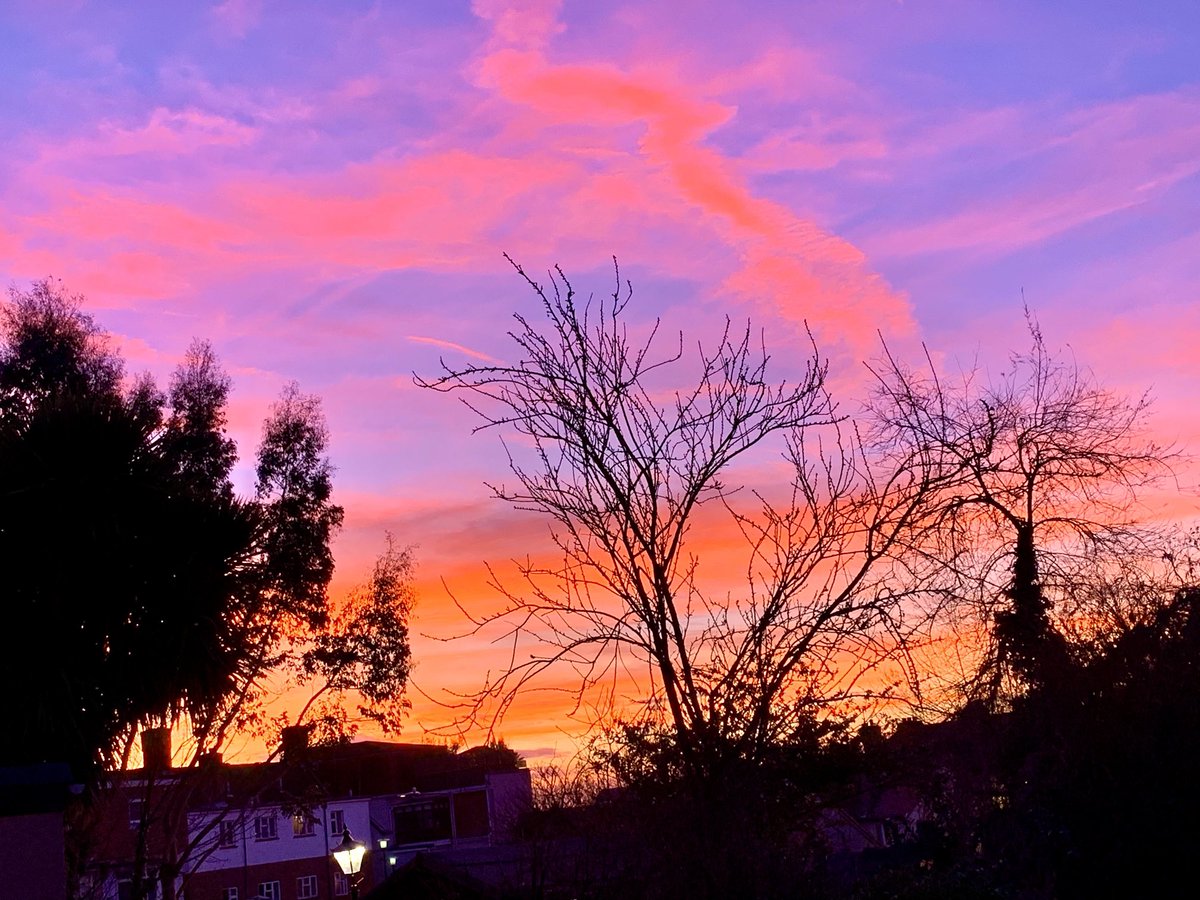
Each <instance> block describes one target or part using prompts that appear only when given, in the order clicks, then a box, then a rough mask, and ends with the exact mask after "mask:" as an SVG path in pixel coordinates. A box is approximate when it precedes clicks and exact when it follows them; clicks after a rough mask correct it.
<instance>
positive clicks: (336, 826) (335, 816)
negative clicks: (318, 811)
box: [329, 809, 346, 837]
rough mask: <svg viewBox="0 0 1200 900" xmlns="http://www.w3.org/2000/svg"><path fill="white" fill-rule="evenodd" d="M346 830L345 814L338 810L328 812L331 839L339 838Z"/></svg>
mask: <svg viewBox="0 0 1200 900" xmlns="http://www.w3.org/2000/svg"><path fill="white" fill-rule="evenodd" d="M345 830H346V814H345V813H344V812H342V810H340V809H334V810H330V812H329V834H330V836H331V837H341V836H342V832H343V831H345Z"/></svg>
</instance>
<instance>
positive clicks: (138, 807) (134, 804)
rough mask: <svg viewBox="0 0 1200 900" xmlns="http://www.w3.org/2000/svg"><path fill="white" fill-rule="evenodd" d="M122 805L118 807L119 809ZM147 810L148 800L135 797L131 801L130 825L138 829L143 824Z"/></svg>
mask: <svg viewBox="0 0 1200 900" xmlns="http://www.w3.org/2000/svg"><path fill="white" fill-rule="evenodd" d="M119 808H120V807H118V809H119ZM145 811H146V801H145V800H143V799H142V798H141V797H134V798H133V799H132V800H130V801H129V827H130V829H131V830H134V831H136V830H137V829H138V828H140V827H141V825H142V814H143V813H144V812H145Z"/></svg>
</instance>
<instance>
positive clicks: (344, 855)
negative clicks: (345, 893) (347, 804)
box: [332, 828, 367, 900]
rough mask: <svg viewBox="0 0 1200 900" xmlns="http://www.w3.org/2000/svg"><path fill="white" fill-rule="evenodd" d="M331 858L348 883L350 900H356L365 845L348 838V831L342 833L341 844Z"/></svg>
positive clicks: (365, 849)
mask: <svg viewBox="0 0 1200 900" xmlns="http://www.w3.org/2000/svg"><path fill="white" fill-rule="evenodd" d="M332 853H333V858H334V860H335V861H336V862H337V864H338V868H339V869H341V870H342V874H343V875H345V876H346V878H347V880H349V882H350V898H351V900H358V883H359V881H361V880H362V875H361V874H360V873H361V872H362V861H363V857H364V856H365V855H366V853H367V845H366V844H364V843H363V842H362V841H356V840H355V839H354V838H352V837H351V836H350V829H349V828H347V829H345V830H344V831H343V832H342V842H341V843H340V844H338V845H337V846H336V847H334V848H333V850H332Z"/></svg>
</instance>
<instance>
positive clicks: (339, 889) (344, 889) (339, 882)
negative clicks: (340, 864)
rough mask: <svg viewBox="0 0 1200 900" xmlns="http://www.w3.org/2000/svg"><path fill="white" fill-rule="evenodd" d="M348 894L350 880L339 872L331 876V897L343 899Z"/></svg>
mask: <svg viewBox="0 0 1200 900" xmlns="http://www.w3.org/2000/svg"><path fill="white" fill-rule="evenodd" d="M349 893H350V879H349V878H347V877H346V876H345V875H343V874H342V873H341V872H335V873H334V874H333V895H334V896H335V897H345V896H346V895H347V894H349Z"/></svg>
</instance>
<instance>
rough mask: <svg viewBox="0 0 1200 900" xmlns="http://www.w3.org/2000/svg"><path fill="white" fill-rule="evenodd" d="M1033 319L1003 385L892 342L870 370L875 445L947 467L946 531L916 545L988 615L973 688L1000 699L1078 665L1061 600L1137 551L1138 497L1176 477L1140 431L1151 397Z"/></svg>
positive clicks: (942, 487) (1167, 453)
mask: <svg viewBox="0 0 1200 900" xmlns="http://www.w3.org/2000/svg"><path fill="white" fill-rule="evenodd" d="M1026 318H1027V321H1028V325H1029V332H1030V338H1031V347H1030V349H1029V350H1028V351H1027V352H1024V353H1016V354H1013V355H1012V357H1011V359H1010V364H1009V367H1008V369H1007V371H1005V372H1004V373H1002V374H1001V375H1000V376H999V377H998V378H995V379H991V380H989V379H987V378H986V376H985V374H984V373H983V372H981V371H980V369H979V367H978V366H976V367H975V368H972V369H969V370H967V371H966V372H965V373H963V374H962V375H961V376H960V377H959V379H958V380H957V381H953V382H951V381H948V380H945V379H943V378H942V377H940V376H939V375H938V373H937V371H936V368H935V366H934V365H933V363H932V361H930V360H928V358H927V363H928V366H927V369H926V370H925V371H923V372H922V371H914V370H910V369H908V368H906V367H904V366H903V365H902V364H901V363H900V362H899V361H898V360H897V359H896V358H895V357H894V356H892V355H891V354H890V353H889V352H887V350H886V348H885V353H884V356H883V359H882V360H881V361H880V363H878V364H877V365H875V366H873V367H872V371H873V373H874V374H875V376H876V388H875V392H874V397H873V399H872V401H871V404H870V405H871V412H872V416H873V420H874V433H875V435H876V439H877V440H879V441H880V442H881V443H882V444H883V445H885V446H888V447H890V448H891V449H892V452H901V453H905V454H921V455H923V456H925V457H927V458H929V459H930V460H931V461H932V463H933V464H934V465H935V466H937V468H938V469H939V471H941V472H942V473H943V478H942V480H941V482H940V484H939V492H938V500H937V527H936V528H930V529H925V530H923V531H921V532H920V534H919V536H918V538H919V539H918V540H916V541H914V542H913V543H912V545H911V546H910V550H911V551H912V552H913V553H915V554H917V555H921V556H924V557H926V558H927V559H932V560H934V561H936V563H937V565H938V568H939V569H940V570H941V572H942V574H943V576H947V577H948V578H949V581H948V582H947V590H948V591H951V592H954V593H956V594H958V595H959V596H960V597H961V598H966V599H970V600H972V601H973V604H972V606H973V608H974V609H976V610H982V611H983V615H982V619H983V622H984V623H985V624H986V626H987V629H988V632H989V635H990V638H991V646H990V648H989V649H988V650H986V652H985V654H984V657H983V659H982V662H981V663H980V665H979V668H978V670H977V672H976V674H975V677H974V681H973V684H971V685H970V689H971V691H972V692H973V693H975V694H977V695H981V696H984V697H986V698H989V699H992V700H995V699H996V698H997V697H998V696H999V695H1000V694H1001V693H1002V692H1003V690H1005V685H1006V684H1007V686H1008V687H1009V688H1015V689H1020V686H1021V685H1022V684H1029V683H1037V682H1041V681H1045V680H1046V679H1047V678H1051V677H1053V674H1054V672H1055V671H1056V670H1057V669H1058V668H1059V667H1061V666H1063V665H1065V664H1067V663H1068V662H1069V654H1070V650H1069V645H1068V642H1067V640H1066V638H1065V637H1064V633H1063V630H1062V629H1061V628H1059V627H1056V625H1055V622H1054V616H1053V606H1054V601H1055V598H1056V597H1060V598H1062V597H1066V596H1067V594H1068V593H1074V595H1075V596H1076V597H1079V596H1080V595H1079V591H1078V583H1079V580H1080V578H1081V577H1083V578H1084V579H1094V576H1095V574H1096V573H1097V569H1098V567H1099V568H1103V567H1104V565H1105V562H1104V561H1105V559H1106V558H1108V559H1116V558H1117V557H1119V556H1120V555H1126V556H1127V555H1128V554H1130V553H1132V552H1134V551H1135V550H1137V549H1139V547H1140V542H1141V541H1142V539H1143V538H1144V536H1145V535H1144V534H1143V533H1142V532H1139V530H1138V528H1137V527H1136V522H1135V519H1136V515H1135V508H1136V502H1137V497H1138V492H1139V490H1140V489H1142V488H1144V487H1146V486H1147V485H1149V484H1151V483H1153V482H1154V481H1156V480H1158V479H1159V478H1161V477H1163V476H1166V475H1168V474H1169V473H1170V463H1171V459H1172V457H1173V452H1172V451H1171V449H1170V448H1166V447H1162V446H1159V445H1157V444H1155V443H1154V442H1153V441H1151V440H1149V439H1148V437H1147V435H1146V433H1145V427H1144V426H1145V420H1146V416H1147V413H1148V410H1149V405H1150V400H1149V397H1148V396H1147V395H1142V396H1140V397H1135V398H1127V397H1123V396H1120V395H1118V394H1115V393H1113V392H1111V391H1109V390H1107V389H1106V388H1104V387H1103V386H1102V385H1101V384H1099V383H1098V382H1097V380H1096V379H1095V377H1094V376H1093V375H1092V373H1091V372H1090V371H1088V370H1087V369H1085V368H1082V367H1081V366H1080V365H1079V364H1078V363H1077V362H1076V361H1075V360H1074V359H1072V358H1063V357H1061V356H1056V355H1054V354H1052V353H1051V352H1049V351H1048V350H1047V349H1046V345H1045V341H1044V340H1043V338H1042V334H1041V331H1040V329H1039V328H1038V325H1037V322H1036V321H1035V320H1034V319H1033V317H1032V316H1031V315H1030V314H1029V313H1028V311H1026ZM1085 573H1087V574H1085Z"/></svg>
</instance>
